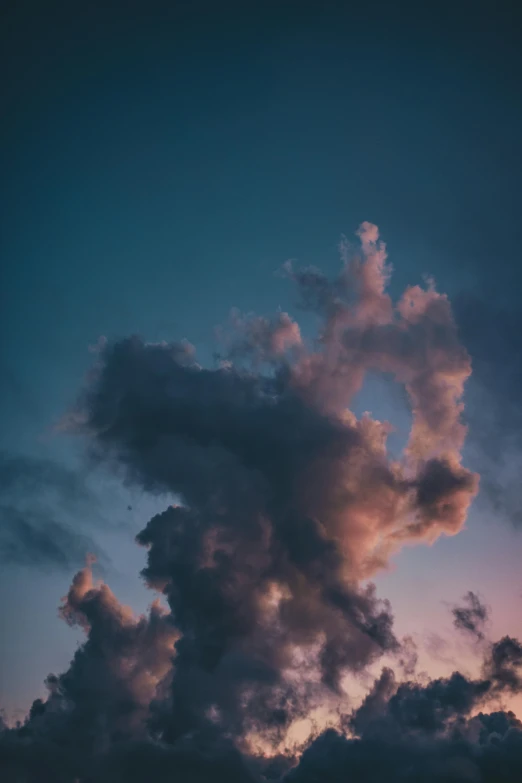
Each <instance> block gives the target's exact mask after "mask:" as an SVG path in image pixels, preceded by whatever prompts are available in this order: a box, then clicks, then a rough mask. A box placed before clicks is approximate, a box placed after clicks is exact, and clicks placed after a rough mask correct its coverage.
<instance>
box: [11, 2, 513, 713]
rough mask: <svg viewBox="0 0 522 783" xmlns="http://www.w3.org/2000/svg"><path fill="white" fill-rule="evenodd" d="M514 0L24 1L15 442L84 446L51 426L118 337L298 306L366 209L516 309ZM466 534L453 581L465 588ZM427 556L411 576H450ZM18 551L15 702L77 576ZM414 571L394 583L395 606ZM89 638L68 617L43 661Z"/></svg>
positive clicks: (409, 260)
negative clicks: (302, 269) (74, 634)
mask: <svg viewBox="0 0 522 783" xmlns="http://www.w3.org/2000/svg"><path fill="white" fill-rule="evenodd" d="M515 5H516V4H515V3H511V4H509V3H504V2H501V3H499V4H498V5H495V4H493V3H485V2H458V1H457V2H454V3H452V4H446V3H430V2H427V3H401V2H399V3H391V2H387V3H386V2H383V3H372V2H370V3H364V4H363V3H359V4H352V3H350V2H346V1H345V2H328V0H323V2H317V3H313V2H302V3H299V2H295V3H292V2H284V1H282V2H278V3H272V2H243V3H227V2H223V3H218V2H216V3H210V2H193V3H189V2H187V3H176V2H172V3H165V4H159V3H155V2H152V3H147V4H145V3H143V4H142V3H135V2H130V3H125V4H122V3H116V2H114V3H103V4H102V3H99V4H98V3H78V4H72V3H52V2H51V3H45V4H39V3H14V2H13V3H10V4H9V6H10V7H9V8H8V9H7V13H6V15H5V19H4V22H3V24H2V27H3V31H2V33H1V35H2V48H3V50H4V54H5V58H6V60H5V66H4V73H6V74H7V79H6V83H5V84H4V86H3V88H2V91H3V101H2V103H3V108H4V121H3V129H2V158H3V165H2V191H3V206H2V231H1V248H2V270H1V275H2V277H1V297H2V300H1V318H2V334H3V339H2V341H1V345H0V395H1V403H2V404H1V408H0V410H1V412H2V421H1V423H0V432H1V433H2V448H3V449H4V450H5V451H6V452H8V453H16V454H18V453H23V454H24V455H29V456H35V455H38V456H40V457H44V458H52V459H57V460H59V461H60V460H62V461H63V459H65V456H67V459H72V457H71V456H70V453H69V449H70V446H69V445H64V444H63V443H62V442H61V441H60V438H59V437H56V436H52V437H51V435H50V432H51V428H52V426H53V425H54V424H55V423H56V422H57V421H58V419H59V418H60V417H61V416H62V414H63V413H64V411H65V410H66V409H67V407H68V406H69V405H70V404H71V402H72V401H73V400H74V397H75V394H76V392H77V390H78V388H79V386H80V384H81V381H82V377H83V374H84V373H85V372H86V370H87V369H88V367H89V366H90V364H91V363H92V355H91V354H89V352H88V346H89V344H92V343H94V342H95V341H96V340H97V338H98V337H99V335H102V334H103V335H107V336H109V337H114V336H122V335H126V334H128V333H132V332H138V333H140V334H142V335H143V336H144V337H145V338H147V339H151V340H158V339H172V338H181V337H187V338H188V339H190V340H191V341H192V342H194V343H195V344H196V345H197V346H198V347H205V348H204V350H207V351H209V349H208V345H209V341H210V339H211V337H212V330H213V327H214V326H215V325H216V324H218V323H219V322H222V321H223V320H224V319H225V318H226V316H227V313H228V310H229V308H230V307H231V306H234V305H235V306H238V307H240V308H241V309H242V310H246V311H250V310H255V311H257V312H261V313H266V312H271V311H273V310H274V309H275V308H277V307H278V306H282V307H284V308H289V309H292V306H293V299H292V294H291V291H290V289H289V286H288V284H287V283H285V281H282V280H280V279H278V278H277V277H276V276H274V271H275V270H276V269H278V268H279V267H280V266H281V264H282V263H283V262H284V261H285V260H286V259H288V258H290V257H292V258H297V259H299V261H300V262H302V263H316V264H317V265H319V266H321V267H323V268H324V269H325V270H326V271H333V270H334V269H336V267H337V264H338V256H337V251H336V244H337V242H338V238H339V236H340V235H341V233H346V234H349V235H351V234H352V233H353V231H354V230H355V229H356V227H357V226H358V225H359V223H360V222H361V221H363V220H370V221H372V222H373V223H376V224H377V225H378V226H379V228H380V230H381V234H382V236H383V238H384V240H385V241H386V242H387V244H388V247H389V252H390V260H391V262H392V263H393V265H394V267H395V269H396V273H395V276H394V283H393V284H394V286H397V289H398V290H399V289H402V288H403V287H404V285H405V284H406V283H410V282H411V283H416V282H420V281H421V279H422V276H423V275H424V274H433V275H434V276H435V278H436V279H437V282H438V284H439V287H440V289H441V290H444V291H448V292H449V293H450V294H453V295H456V294H458V293H459V292H461V293H462V292H466V293H470V292H475V293H476V294H477V296H478V297H479V298H480V300H481V301H482V302H485V303H486V305H485V306H486V317H488V315H487V314H488V313H489V312H490V310H489V309H488V308H489V306H490V305H491V307H493V308H494V309H495V308H496V309H497V310H502V309H505V308H510V310H511V311H512V312H513V313H514V318H515V323H519V321H518V322H517V321H516V318H517V307H518V306H519V305H518V302H519V297H520V294H519V291H520V263H519V255H520V246H521V241H522V229H521V221H520V211H521V202H522V197H521V187H520V183H521V179H522V177H521V175H522V155H521V151H520V139H521V138H522V101H521V99H520V76H521V68H520V66H521V57H522V55H521V53H520V47H519V41H520V31H521V24H520V12H519V11H517V10H516V8H515ZM494 6H495V7H494ZM472 317H473V316H472ZM481 318H482V316H481ZM496 324H497V322H496V321H495V320H493V319H492V321H491V330H490V332H488V333H489V334H492V333H493V331H494V330H495V328H497V325H496ZM467 328H468V330H469V329H470V325H469V318H468V323H467ZM499 328H500V327H499ZM513 328H515V329H516V328H517V327H516V326H515V327H513V325H512V322H510V329H511V332H510V334H511V335H512V334H513ZM499 334H500V333H499ZM499 339H500V338H499ZM502 339H503V338H502ZM486 342H487V340H486ZM488 346H489V343H488ZM518 347H519V345H518V343H516V341H515V344H514V349H513V350H515V351H516V350H518ZM488 351H489V352H490V354H491V350H490V347H488ZM493 353H494V351H493ZM207 355H208V356H210V353H209V352H208V353H207ZM488 355H489V354H488ZM517 356H518V354H517ZM490 358H491V356H490ZM507 361H508V362H509V358H508V359H507ZM513 361H515V359H513ZM375 404H376V405H379V404H380V403H379V402H375ZM383 404H384V403H383ZM137 502H139V501H137ZM142 502H143V503H145V505H146V503H147V502H148V501H142ZM150 502H151V503H152V501H150ZM122 503H123V504H124V506H122V507H123V508H125V500H122ZM147 509H148V507H147ZM82 513H83V512H82ZM115 513H116V515H121V512H120V511H119V510H117V511H115ZM147 513H148V510H147V511H146V512H144V514H145V516H146V515H147ZM123 516H124V514H123ZM142 521H143V520H142V519H138V520H137V521H136V524H137V525H138V526H139V525H140V524H141V523H142ZM495 530H496V532H495V537H496V536H497V533H498V530H497V528H496V529H495ZM505 531H506V532H503V533H502V534H498V535H503V536H505V539H503V541H502V542H501V543H500V544H499V546H500V547H501V549H500V550H499V552H500V554H499V555H498V557H499V558H500V559H502V556H503V555H502V552H504V549H505V550H506V552H508V551H509V552H511V553H512V552H513V551H514V550H513V547H514V546H516V547H518V549H516V550H515V553H516V554H513V555H512V556H513V562H512V564H511V565H510V564H509V563H508V565H507V566H506V569H507V573H508V574H509V573H511V571H510V568H512V569H513V571H514V569H515V567H516V564H517V563H518V558H519V553H520V542H518V539H516V538H515V539H513V538H512V537H513V533H512V531H511V530H510V529H509V528H508V526H506V528H505ZM488 541H489V539H488ZM513 541H516V544H514V543H513ZM475 544H476V551H477V552H479V550H480V546H482V545H483V540H482V539H481V538H480V537H479V539H477V541H476V542H475ZM119 546H120V544H118V543H114V542H113V544H112V548H113V550H114V552H117V551H119ZM122 546H123V544H122ZM125 546H126V544H125ZM130 546H132V542H131V545H130ZM441 546H443V547H444V546H445V544H444V543H443V544H442V545H441ZM452 546H453V547H454V549H453V552H456V553H457V554H454V555H451V556H450V555H448V561H447V562H448V566H447V567H448V591H450V588H451V589H452V590H454V589H460V582H457V583H458V587H457V588H455V584H457V583H456V582H452V577H451V558H452V557H454V558H455V559H457V558H458V556H459V555H458V553H459V551H460V550H459V548H458V546H459V545H457V548H456V549H455V545H454V542H453V543H452ZM502 547H504V549H502ZM110 548H111V547H110V545H109V549H110ZM129 549H130V547H129ZM132 552H133V553H132V554H129V555H127V554H125V557H128V559H129V562H130V565H129V564H128V561H127V560H124V561H123V562H122V561H121V558H120V561H119V562H118V558H117V557H116V558H115V557H114V553H112V552H111V557H112V560H113V566H112V567H113V569H114V571H115V574H116V575H115V576H114V579H116V580H118V578H119V577H118V576H117V574H119V575H120V577H121V580H120V581H121V585H120V586H121V589H122V591H123V593H124V594H125V591H127V594H128V595H129V596H130V598H129V600H131V599H132V600H134V599H135V600H136V601H137V602H139V598H138V597H136V596H137V593H135V592H134V591H135V590H136V588H134V587H129V586H128V585H127V583H126V581H125V579H126V577H125V574H126V573H127V572H128V581H129V584H130V581H131V580H134V581H135V576H134V575H135V572H136V563H138V564H139V563H141V560H140V557H141V555H140V553H139V552H137V553H136V554H134V550H132ZM125 553H126V550H125ZM444 556H446V555H444ZM506 556H507V555H506ZM133 557H134V560H132V558H133ZM422 557H424V556H421V560H419V559H418V558H417V561H416V563H420V564H421V565H416V566H413V565H412V566H411V569H410V574H414V573H417V572H416V571H415V569H416V568H417V569H424V571H425V574H427V573H428V571H429V567H432V568H433V573H434V574H435V573H436V570H437V567H438V566H437V565H436V561H435V559H433V561H431V560H430V561H429V562H428V560H426V561H423V560H422ZM426 557H427V558H428V559H429V557H431V554H429V555H426ZM477 557H479V555H477ZM476 562H478V561H473V562H472V563H471V565H470V571H472V570H473V568H474V567H475V565H476ZM474 563H475V565H474ZM430 564H431V565H430ZM497 566H498V564H497ZM138 567H139V565H138ZM426 569H428V571H427V570H426ZM7 570H8V571H9V575H8V577H5V578H4V579H3V582H2V583H1V584H0V588H1V589H3V590H4V591H5V595H6V600H5V601H4V603H3V608H2V610H1V615H2V616H1V625H2V626H3V627H4V629H5V630H6V632H8V633H9V638H10V639H12V640H13V642H12V644H11V646H10V648H9V649H7V647H6V648H5V650H4V657H5V661H4V666H2V668H3V669H4V671H7V670H8V667H10V669H9V679H10V680H12V683H14V684H13V685H12V687H11V690H9V691H8V690H7V681H5V682H4V681H2V683H1V686H2V687H1V690H2V698H3V700H4V701H7V702H8V703H9V706H10V707H13V705H14V703H15V702H16V700H17V699H18V700H19V701H20V702H22V703H23V705H24V706H25V704H26V702H27V698H28V693H27V692H26V689H25V684H24V683H23V682H22V668H20V669H18V668H17V667H16V665H15V664H16V661H15V659H16V658H17V657H18V655H19V653H17V655H15V653H14V650H15V647H16V646H17V645H18V646H20V645H22V646H23V647H24V649H25V650H27V648H28V647H29V646H30V645H32V644H34V643H35V640H36V639H41V628H40V627H39V624H38V623H39V618H41V617H42V612H47V613H48V616H49V617H51V616H53V617H54V613H55V608H54V607H55V603H53V601H54V597H56V598H59V596H60V594H61V593H60V590H62V592H63V590H64V589H65V587H66V585H67V582H68V580H69V577H70V574H69V573H66V574H65V576H64V575H63V574H62V573H61V572H60V573H59V574H58V575H55V574H49V573H48V572H46V573H45V574H44V575H42V573H40V571H39V570H38V569H35V570H33V569H28V568H27V567H22V566H16V564H12V565H11V566H10V567H9V568H8V569H7ZM417 576H418V574H417ZM425 578H426V579H428V581H429V578H430V577H429V575H428V576H425ZM433 578H434V579H435V577H433ZM455 578H456V577H455ZM113 581H114V580H113ZM494 581H495V580H494V574H492V576H491V583H492V584H494ZM398 584H399V586H395V587H394V586H393V585H392V586H391V587H389V590H391V591H392V592H393V591H394V590H395V592H396V593H397V595H396V596H395V599H396V600H397V601H399V603H400V600H401V599H400V594H401V589H402V588H401V585H400V583H398ZM405 584H406V583H405ZM406 590H407V587H406V586H405V587H404V591H406ZM56 591H58V592H56ZM35 593H37V594H39V597H38V598H35V597H34V596H35ZM53 596H54V597H53ZM124 597H125V596H124ZM437 600H438V599H437ZM44 601H45V602H47V603H45V606H46V608H45V609H44V608H43V605H44ZM434 605H435V604H434ZM410 608H411V607H410ZM419 611H420V609H419ZM434 611H436V610H434ZM437 611H438V610H437ZM411 612H412V613H413V614H412V615H411V616H412V617H415V616H416V615H415V607H413V608H411ZM21 616H23V618H24V620H23V623H22V621H21V620H20V617H21ZM46 617H47V615H46ZM412 622H414V620H412ZM22 626H23V627H22ZM68 634H69V635H68ZM72 645H73V643H72V641H71V639H70V631H68V630H65V631H62V630H61V626H60V630H58V623H57V630H56V637H53V639H51V640H47V641H46V642H45V643H44V642H42V647H43V649H42V653H41V660H40V661H39V662H38V664H36V663H35V667H34V671H35V674H34V679H35V681H36V682H40V681H41V680H42V677H43V676H45V674H46V673H47V668H48V667H53V666H56V667H59V666H60V665H63V664H64V663H65V662H66V661H67V659H68V656H69V655H70V651H71V649H72ZM22 657H23V658H24V661H25V660H26V659H27V660H30V653H29V652H23V653H22ZM33 685H34V683H32V682H31V683H30V686H31V687H30V688H29V687H28V690H30V691H31V692H33V691H34V687H33Z"/></svg>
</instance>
